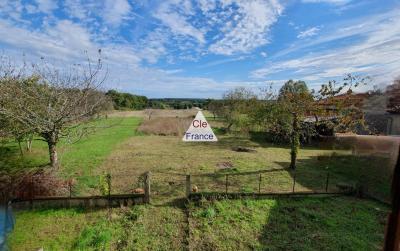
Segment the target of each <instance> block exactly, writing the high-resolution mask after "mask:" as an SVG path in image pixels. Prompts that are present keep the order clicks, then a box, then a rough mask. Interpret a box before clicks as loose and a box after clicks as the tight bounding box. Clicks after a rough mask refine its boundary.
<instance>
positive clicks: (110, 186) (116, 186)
mask: <svg viewBox="0 0 400 251" xmlns="http://www.w3.org/2000/svg"><path fill="white" fill-rule="evenodd" d="M126 178H129V181H127V180H125V179H126ZM121 181H122V182H125V183H121ZM14 186H15V188H14V189H13V191H12V193H11V195H10V196H9V197H10V198H11V201H12V202H13V204H14V205H15V204H18V205H19V207H22V208H26V207H34V204H36V205H37V206H60V207H66V206H68V207H69V206H72V205H73V206H89V207H92V206H94V207H97V206H99V207H103V206H119V205H122V204H123V205H132V204H142V203H148V202H149V201H150V173H145V174H143V175H140V176H138V177H136V178H135V177H132V176H130V177H126V176H123V175H111V174H104V175H92V176H78V177H76V178H66V179H65V178H64V179H60V178H55V177H43V176H35V175H32V176H29V177H25V178H23V179H21V180H20V181H19V182H18V184H14ZM18 205H17V207H18Z"/></svg>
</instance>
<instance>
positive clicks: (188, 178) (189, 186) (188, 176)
mask: <svg viewBox="0 0 400 251" xmlns="http://www.w3.org/2000/svg"><path fill="white" fill-rule="evenodd" d="M191 190H192V184H191V180H190V174H188V175H186V198H189V197H190V194H191V192H192V191H191Z"/></svg>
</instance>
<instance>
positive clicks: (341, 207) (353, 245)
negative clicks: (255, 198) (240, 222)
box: [258, 196, 387, 250]
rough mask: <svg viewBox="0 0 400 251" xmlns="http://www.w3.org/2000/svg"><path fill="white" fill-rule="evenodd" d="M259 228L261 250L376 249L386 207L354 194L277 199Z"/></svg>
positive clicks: (381, 241) (380, 241) (378, 245)
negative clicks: (358, 197) (352, 195)
mask: <svg viewBox="0 0 400 251" xmlns="http://www.w3.org/2000/svg"><path fill="white" fill-rule="evenodd" d="M275 202H276V203H275V205H274V206H273V207H272V208H271V209H270V211H269V214H268V217H267V221H266V223H265V225H264V226H263V227H262V231H261V234H260V235H259V239H258V240H259V242H260V244H261V247H262V250H379V249H382V244H383V240H384V229H385V222H386V217H387V209H386V208H385V206H383V205H381V204H379V203H375V202H372V201H368V200H361V199H356V198H353V197H343V196H340V197H325V198H280V199H276V200H275Z"/></svg>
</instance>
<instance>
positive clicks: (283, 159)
mask: <svg viewBox="0 0 400 251" xmlns="http://www.w3.org/2000/svg"><path fill="white" fill-rule="evenodd" d="M140 121H141V119H139V118H132V117H124V119H121V118H119V117H112V118H109V119H108V120H106V121H98V122H97V123H98V124H97V125H98V126H100V125H101V128H98V129H97V130H96V131H95V132H94V133H93V134H91V135H89V136H88V137H86V138H84V139H82V140H81V141H79V142H78V143H75V144H72V145H71V144H66V142H62V143H61V144H60V160H61V164H62V167H61V169H60V175H61V176H68V177H70V176H74V177H77V179H78V185H77V186H76V192H77V193H81V194H82V193H85V192H87V191H88V189H89V192H90V191H91V190H93V191H92V192H95V191H94V190H96V189H97V188H96V187H97V182H98V178H97V176H98V175H100V174H102V173H104V172H109V173H111V174H112V177H113V178H112V191H113V192H115V193H117V192H127V191H130V190H132V189H134V188H136V187H139V186H141V182H140V179H139V177H140V176H141V174H142V173H144V172H146V171H152V178H151V181H152V205H144V206H136V207H133V208H122V209H112V210H111V211H110V212H109V211H108V210H97V211H85V210H78V209H59V210H35V211H22V212H17V213H16V219H17V224H16V227H15V229H14V232H13V233H12V235H11V237H10V246H11V248H12V250H34V249H38V248H40V247H45V250H66V249H67V250H68V249H71V250H110V249H111V250H125V249H128V250H182V249H185V248H186V247H187V246H190V247H191V248H192V250H229V249H230V247H235V249H237V247H240V248H239V249H241V250H282V249H285V248H284V247H290V248H289V249H291V250H321V249H331V250H340V249H348V248H347V247H349V249H353V250H376V249H379V247H380V245H381V243H382V241H383V232H384V231H383V225H384V222H385V215H386V213H387V208H386V207H385V206H383V205H380V204H377V203H374V202H371V201H368V200H359V199H354V198H347V197H340V198H313V199H264V200H251V199H247V200H227V201H221V202H210V201H204V202H202V203H200V204H190V205H189V212H188V213H187V212H185V211H186V209H185V207H183V204H182V200H181V199H182V197H183V196H184V192H185V191H184V189H185V187H184V180H185V174H192V175H196V174H197V175H198V174H205V173H212V174H215V175H220V174H222V175H223V174H237V173H239V172H247V171H254V172H255V173H254V174H253V175H247V176H237V177H236V176H230V180H229V185H230V187H229V191H231V192H236V191H238V192H239V191H240V192H254V191H255V190H257V187H258V183H257V182H258V178H259V174H258V173H257V171H262V170H268V169H282V170H283V171H281V172H278V173H276V174H275V173H274V174H268V175H267V174H263V176H262V192H268V191H285V190H291V188H292V184H293V172H290V171H288V170H286V169H285V168H287V167H288V165H289V156H290V155H289V152H290V150H289V148H287V147H284V146H276V145H272V144H267V143H265V142H262V141H254V140H250V139H249V138H247V137H239V136H235V135H217V136H218V138H219V141H218V142H217V143H197V144H196V143H183V142H182V141H181V139H180V137H177V136H155V135H143V134H140V133H137V132H136V131H135V129H136V128H137V127H138V125H139V123H140ZM111 125H113V126H111ZM237 146H243V147H247V148H251V149H254V150H255V152H236V151H233V150H232V148H233V147H237ZM6 148H8V150H4V149H6ZM1 149H3V152H0V153H1V154H3V155H2V156H7V160H6V161H3V162H1V163H2V165H3V166H8V167H10V166H11V167H12V166H13V167H14V168H15V167H16V166H18V165H19V167H22V166H27V167H34V166H37V165H41V164H46V163H47V162H48V160H47V150H46V145H44V144H42V143H36V142H35V143H34V149H33V152H32V153H30V154H27V155H26V156H25V157H24V158H20V157H18V154H17V150H18V149H16V146H15V144H8V145H6V147H2V148H1ZM380 165H382V161H381V160H376V159H370V158H365V159H360V158H355V157H353V156H351V155H350V152H349V151H345V150H340V151H332V150H325V149H318V148H314V147H303V148H302V149H301V150H300V152H299V162H298V169H297V171H296V191H300V190H302V191H304V190H324V189H325V181H326V175H327V172H328V171H329V173H330V187H329V189H335V187H336V186H335V185H336V183H337V182H349V183H351V182H359V181H360V180H361V179H359V177H360V173H362V172H363V171H364V170H365V167H371V168H372V169H373V170H376V168H375V167H377V166H380ZM226 167H228V168H226ZM327 167H328V170H327V169H326V168H327ZM370 173H371V174H372V175H373V176H376V175H377V173H376V172H370ZM90 177H91V178H90ZM363 177H364V176H363ZM367 178H368V177H367ZM219 179H220V178H217V176H216V177H212V178H200V177H198V176H193V177H192V183H193V184H194V185H196V186H198V188H199V189H200V191H216V190H219V191H224V189H225V186H224V176H222V180H219ZM363 179H364V180H365V179H366V178H365V177H364V178H363ZM379 182H380V183H376V184H377V185H376V189H377V191H378V192H379V193H382V194H387V193H388V191H389V189H388V187H389V183H388V182H386V183H383V182H382V181H379ZM107 219H110V220H107ZM286 250H287V249H286Z"/></svg>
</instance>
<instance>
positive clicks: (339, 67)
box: [0, 0, 400, 98]
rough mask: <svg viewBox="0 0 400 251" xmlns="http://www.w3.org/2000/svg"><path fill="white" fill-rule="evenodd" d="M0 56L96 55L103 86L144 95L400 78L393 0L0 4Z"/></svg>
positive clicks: (215, 94) (41, 0)
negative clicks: (102, 66) (350, 77)
mask: <svg viewBox="0 0 400 251" xmlns="http://www.w3.org/2000/svg"><path fill="white" fill-rule="evenodd" d="M0 48H1V50H2V51H3V54H6V55H8V56H11V57H13V58H15V59H20V58H21V56H22V55H25V57H26V58H27V59H28V60H32V61H36V60H39V59H40V57H45V58H46V60H47V61H49V62H52V63H54V64H55V65H60V66H63V65H68V64H73V63H77V62H80V61H82V60H83V59H84V51H87V52H88V54H89V55H90V56H91V57H96V51H97V50H98V49H99V48H101V49H102V52H103V57H104V59H105V63H106V66H107V69H108V78H107V82H106V86H105V88H114V89H117V90H120V91H126V92H131V93H136V94H142V95H146V96H148V97H199V98H208V97H211V98H219V97H221V94H222V93H223V92H224V91H226V90H228V89H231V88H234V87H237V86H245V87H249V88H254V89H257V88H260V87H265V86H267V84H269V83H273V86H274V87H275V88H279V87H280V86H281V85H282V84H283V83H284V81H286V80H288V79H302V80H304V81H306V82H307V83H308V85H309V86H310V88H318V86H319V85H320V84H321V83H324V82H326V81H328V80H330V79H341V78H342V77H343V75H344V74H346V73H353V74H360V75H368V76H371V77H372V79H373V84H374V85H378V86H380V87H382V88H383V87H384V86H385V85H387V84H390V83H391V82H392V81H393V79H394V78H395V77H398V76H400V1H399V0H363V1H351V0H299V1H294V0H293V1H291V0H285V1H279V0H216V1H211V0H196V1H194V0H193V1H191V0H163V1H161V0H160V1H151V0H148V1H147V0H136V1H134V0H104V1H98V0H86V1H81V0H65V1H51V0H35V1H22V0H15V1H4V0H0Z"/></svg>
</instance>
